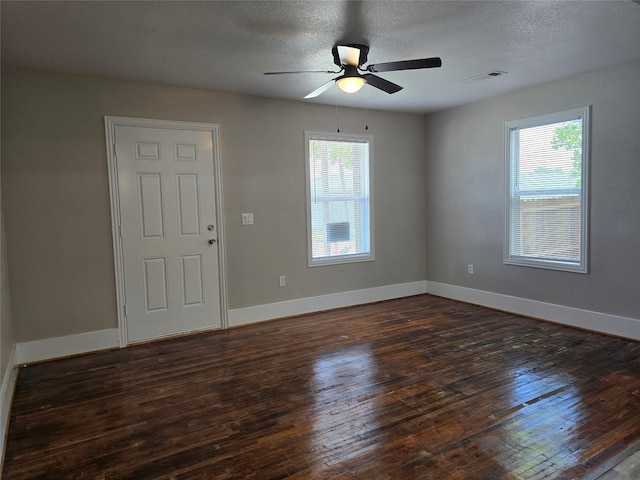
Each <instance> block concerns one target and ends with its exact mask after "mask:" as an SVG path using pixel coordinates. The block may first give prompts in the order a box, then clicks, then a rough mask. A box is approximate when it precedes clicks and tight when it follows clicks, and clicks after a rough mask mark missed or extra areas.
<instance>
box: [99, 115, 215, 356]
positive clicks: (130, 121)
mask: <svg viewBox="0 0 640 480" xmlns="http://www.w3.org/2000/svg"><path fill="white" fill-rule="evenodd" d="M104 124H105V134H106V143H107V145H106V147H107V164H108V170H109V198H110V201H111V232H112V241H113V256H114V263H115V282H116V312H117V317H118V331H119V345H120V347H126V346H127V345H128V344H129V339H128V336H127V317H126V314H125V312H124V299H125V295H124V265H123V258H124V256H123V252H122V239H121V238H120V196H119V188H118V169H117V160H116V155H115V153H116V152H115V128H116V126H128V127H142V128H166V129H171V130H195V131H205V132H210V133H211V137H212V141H213V169H214V175H215V179H214V182H215V191H216V206H217V208H216V221H217V225H218V276H219V280H220V282H219V284H220V321H221V325H222V328H227V327H228V313H227V308H228V307H227V284H226V278H227V275H226V260H225V259H226V253H225V242H224V238H225V237H224V215H223V212H224V205H223V200H222V167H221V165H220V163H221V161H220V126H219V125H216V124H212V123H196V122H180V121H173V120H155V119H148V118H129V117H112V116H105V117H104Z"/></svg>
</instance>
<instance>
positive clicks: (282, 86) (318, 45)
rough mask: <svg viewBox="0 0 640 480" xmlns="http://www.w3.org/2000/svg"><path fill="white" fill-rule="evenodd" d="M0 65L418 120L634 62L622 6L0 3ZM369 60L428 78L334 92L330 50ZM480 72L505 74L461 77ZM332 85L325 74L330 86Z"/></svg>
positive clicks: (631, 17) (629, 23) (638, 37)
mask: <svg viewBox="0 0 640 480" xmlns="http://www.w3.org/2000/svg"><path fill="white" fill-rule="evenodd" d="M0 9H1V21H2V25H1V35H2V64H3V65H9V66H17V67H25V68H36V69H44V70H52V71H61V72H75V73H87V74H97V75H105V76H109V77H117V78H123V79H129V80H142V81H149V82H154V83H162V84H170V85H181V86H186V87H195V88H205V89H213V90H219V91H228V92H239V93H247V94H255V95H263V96H269V97H278V98H289V99H296V100H300V101H306V102H315V103H327V104H331V105H333V104H336V103H337V104H339V105H346V106H356V107H368V108H380V109H388V110H398V111H414V112H430V111H435V110H441V109H444V108H449V107H452V106H456V105H461V104H464V103H468V102H472V101H476V100H480V99H482V98H487V97H490V96H493V95H498V94H500V93H504V92H507V91H511V90H516V89H519V88H523V87H526V86H529V85H534V84H539V83H543V82H546V81H550V80H554V79H557V78H561V77H566V76H570V75H574V74H577V73H581V72H586V71H589V70H593V69H597V68H602V67H606V66H608V65H614V64H618V63H622V62H626V61H631V60H634V59H640V5H639V4H638V3H635V2H633V1H629V0H621V1H586V0H583V1H575V2H574V1H553V0H545V1H482V0H477V1H417V2H405V1H385V2H375V1H371V2H355V1H354V2H344V1H335V2H334V1H287V2H276V1H258V2H253V1H252V2H248V1H234V2H219V1H216V2H165V1H163V2H137V1H125V2H120V1H109V2H101V1H81V2H57V1H52V2H11V1H4V0H3V1H2V2H1V3H0ZM338 43H363V44H366V45H369V46H370V48H371V50H370V52H369V61H370V63H383V62H388V61H394V60H407V59H414V58H424V57H433V56H439V57H441V58H442V62H443V66H442V68H439V69H427V70H413V71H404V72H387V73H381V74H379V75H380V76H381V77H383V78H386V79H387V80H390V81H392V82H395V83H398V84H400V85H402V86H404V90H402V91H400V92H398V93H396V94H393V95H389V94H386V93H384V92H382V91H380V90H377V89H375V88H373V87H371V86H365V88H364V89H363V90H362V91H360V92H358V93H357V94H352V95H348V94H345V93H342V92H340V91H339V90H338V89H337V87H333V88H331V89H330V90H329V91H328V92H326V93H324V94H323V95H321V96H320V97H318V98H315V99H312V100H302V99H303V97H304V96H305V95H306V94H308V93H309V92H311V91H312V90H315V89H316V88H317V87H319V86H320V85H321V84H322V83H323V82H325V81H327V80H329V79H331V78H332V76H329V75H326V74H317V73H315V74H314V73H305V74H293V75H286V76H281V75H278V76H264V75H262V73H263V72H267V71H280V70H306V69H310V70H333V69H334V67H335V66H334V65H333V61H332V56H331V47H332V46H334V45H335V44H338ZM492 70H501V71H505V72H508V74H507V75H503V76H500V77H496V78H493V79H490V80H484V81H480V82H464V80H465V79H468V78H469V77H473V76H476V75H479V74H482V73H486V72H489V71H492ZM334 76H335V75H334Z"/></svg>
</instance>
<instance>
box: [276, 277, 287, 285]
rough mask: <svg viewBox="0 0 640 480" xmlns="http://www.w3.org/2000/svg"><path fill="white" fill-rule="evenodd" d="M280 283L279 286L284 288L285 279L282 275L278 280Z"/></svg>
mask: <svg viewBox="0 0 640 480" xmlns="http://www.w3.org/2000/svg"><path fill="white" fill-rule="evenodd" d="M278 280H279V281H280V286H281V287H284V286H286V285H287V279H286V278H285V276H284V275H281V276H280V278H279V279H278Z"/></svg>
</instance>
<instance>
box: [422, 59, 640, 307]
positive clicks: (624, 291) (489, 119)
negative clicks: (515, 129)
mask: <svg viewBox="0 0 640 480" xmlns="http://www.w3.org/2000/svg"><path fill="white" fill-rule="evenodd" d="M639 79H640V62H633V63H629V64H624V65H619V66H617V67H614V68H609V69H605V70H598V71H594V72H591V73H588V74H584V75H580V76H575V77H572V78H568V79H563V80H559V81H555V82H552V83H548V84H544V85H540V86H536V87H533V88H528V89H526V90H521V91H518V92H515V93H511V94H508V95H503V96H500V97H497V98H494V99H491V100H487V101H483V102H479V103H475V104H470V105H467V106H464V107H461V108H456V109H452V110H448V111H444V112H441V113H437V114H433V115H430V116H428V118H427V129H426V137H427V144H428V153H427V173H426V177H425V188H426V192H427V215H426V217H425V218H426V220H427V221H426V224H427V243H426V246H427V248H426V251H427V259H428V262H427V270H426V271H427V279H428V280H431V281H435V282H442V283H447V284H452V285H458V286H463V287H469V288H475V289H479V290H486V291H489V292H496V293H501V294H506V295H512V296H516V297H522V298H527V299H533V300H538V301H543V302H549V303H554V304H559V305H565V306H570V307H577V308H583V309H587V310H592V311H596V312H603V313H609V314H614V315H621V316H628V317H632V318H640V80H639ZM495 81H500V80H499V79H497V80H495ZM583 105H592V106H593V107H592V111H591V127H592V128H591V130H592V135H591V214H590V229H591V232H590V261H589V264H590V268H589V270H590V273H589V274H586V275H584V274H577V273H565V272H558V271H551V270H541V269H536V268H527V267H519V266H510V265H504V264H503V261H502V259H503V244H504V231H505V227H504V222H505V198H504V192H505V179H504V168H505V166H504V165H505V160H504V144H503V124H504V122H506V121H510V120H516V119H521V118H526V117H531V116H535V115H541V114H545V113H550V112H556V111H560V110H566V109H570V108H574V107H579V106H583ZM468 263H473V264H474V267H475V274H474V275H468V274H467V264H468Z"/></svg>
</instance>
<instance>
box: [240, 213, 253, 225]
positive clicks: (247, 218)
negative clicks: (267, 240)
mask: <svg viewBox="0 0 640 480" xmlns="http://www.w3.org/2000/svg"><path fill="white" fill-rule="evenodd" d="M242 225H253V213H243V214H242Z"/></svg>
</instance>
